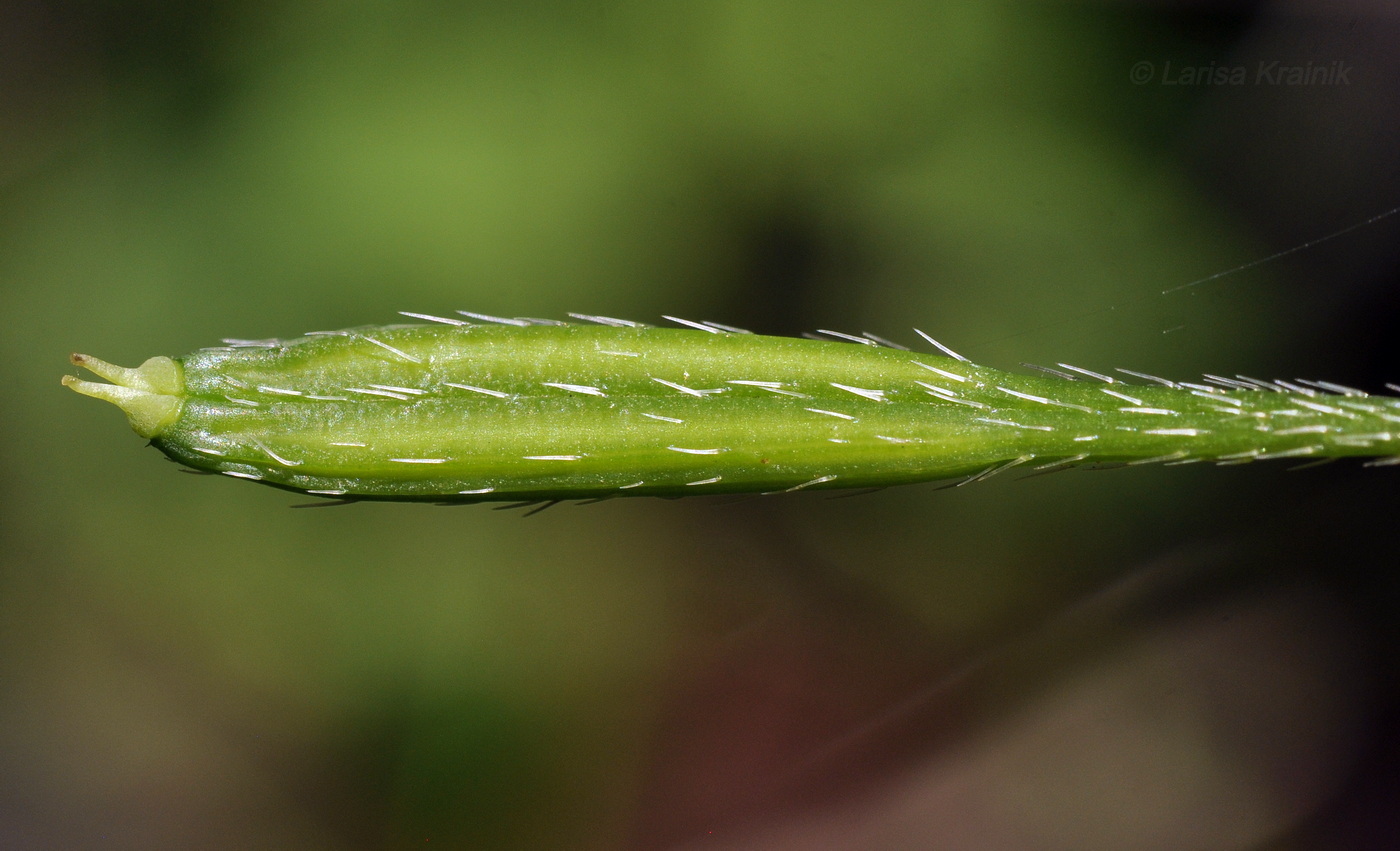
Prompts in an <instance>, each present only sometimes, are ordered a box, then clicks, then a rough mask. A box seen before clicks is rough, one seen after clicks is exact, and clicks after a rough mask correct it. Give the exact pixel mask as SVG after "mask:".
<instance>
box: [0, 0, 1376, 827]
mask: <svg viewBox="0 0 1400 851" xmlns="http://www.w3.org/2000/svg"><path fill="white" fill-rule="evenodd" d="M1397 35H1400V18H1397V17H1396V15H1395V13H1394V12H1393V11H1391V10H1390V9H1389V7H1387V6H1386V5H1385V4H1374V3H1371V4H1368V3H1360V2H1334V3H1309V4H1293V3H1254V4H1214V3H1196V4H1176V5H1172V4H1155V5H1144V4H1127V3H1091V4H1063V3H1029V4H1019V5H1005V4H989V3H951V2H948V3H944V2H919V3H915V2H902V0H889V2H875V3H861V4H856V3H850V2H818V3H811V2H808V3H796V2H783V1H782V0H755V2H746V3H706V4H688V5H680V6H677V5H675V4H644V3H625V2H624V3H601V4H599V3H568V2H554V3H537V4H525V5H521V4H507V3H468V4H447V3H388V2H362V3H355V4H341V5H328V4H314V3H306V2H295V0H280V2H279V1H278V0H263V2H232V0H230V1H229V2H221V3H214V4H203V5H197V4H182V3H174V2H164V0H146V2H136V3H71V2H67V3H65V2H50V3H44V2H33V3H18V2H9V3H3V4H0V317H3V319H4V322H5V326H4V333H3V334H0V358H2V359H3V363H4V365H5V369H4V376H5V379H6V381H5V384H4V392H5V401H4V404H3V405H0V437H3V443H0V683H3V687H0V846H3V847H6V848H108V849H167V848H169V849H182V848H201V849H220V848H228V849H246V848H297V849H335V851H351V849H381V848H383V849H391V848H400V847H433V848H597V849H618V848H678V849H679V848H685V849H718V848H725V849H777V848H802V849H813V848H832V849H836V848H841V849H846V848H869V849H898V848H958V849H1042V848H1043V849H1060V848H1063V849H1097V848H1102V849H1118V848H1143V849H1153V848H1162V849H1183V848H1203V849H1268V851H1284V849H1303V848H1307V849H1355V848H1375V849H1382V848H1388V847H1390V843H1391V842H1392V841H1393V837H1394V836H1395V835H1396V834H1397V832H1400V824H1398V823H1397V816H1396V813H1400V807H1397V804H1398V803H1400V800H1397V798H1400V747H1397V744H1400V737H1397V734H1400V723H1397V714H1396V708H1397V697H1398V696H1400V692H1397V686H1396V683H1397V678H1396V669H1395V663H1394V658H1395V655H1396V654H1395V652H1394V649H1395V646H1396V642H1397V639H1398V638H1400V636H1397V634H1396V630H1395V626H1394V624H1395V623H1396V622H1397V614H1400V595H1398V594H1397V591H1400V588H1397V580H1396V578H1395V577H1396V572H1395V566H1396V552H1397V550H1396V546H1395V542H1394V535H1393V531H1394V528H1395V522H1394V518H1395V516H1396V509H1397V500H1396V496H1395V494H1396V493H1397V488H1396V480H1395V474H1394V471H1393V469H1386V468H1379V469H1365V468H1362V467H1361V466H1359V465H1355V464H1336V465H1332V466H1328V467H1322V468H1317V469H1312V470H1306V471H1297V472H1288V470H1287V468H1286V466H1285V465H1284V464H1282V463H1277V462H1276V463H1273V464H1259V465H1249V466H1242V467H1234V468H1223V469H1215V468H1211V469H1205V468H1198V467H1195V466H1184V467H1163V468H1145V467H1144V468H1133V469H1127V470H1116V471H1102V472H1086V471H1074V472H1066V473H1058V474H1055V475H1048V476H1040V477H1031V478H1027V479H1025V480H1023V481H1014V480H1012V479H1011V478H1010V477H1009V476H1008V477H1005V478H998V479H996V480H994V481H991V482H988V483H986V484H979V485H978V486H976V487H968V488H961V489H957V490H937V489H934V488H931V487H909V488H900V489H893V490H887V491H883V492H880V493H876V494H870V495H865V496H860V497H858V498H851V499H825V498H822V497H821V496H819V495H814V494H794V495H791V496H784V497H773V498H765V499H750V500H693V501H692V500H684V501H676V502H665V501H648V500H619V501H616V502H611V503H605V504H599V505H591V506H587V507H575V506H567V505H561V506H557V507H554V508H552V509H550V510H549V511H545V512H543V513H540V514H537V515H534V516H531V517H528V518H524V517H521V516H520V515H519V513H518V512H509V511H492V510H490V509H489V508H485V507H453V508H446V507H431V506H420V505H408V506H403V505H351V506H344V507H337V508H329V509H320V510H292V509H291V508H289V506H292V505H295V504H298V503H301V502H303V501H304V500H301V499H299V498H297V497H294V496H289V495H288V494H285V493H281V492H277V491H273V490H271V489H266V488H260V487H255V486H252V485H250V484H248V483H244V482H236V481H232V480H227V479H223V478H210V477H201V476H193V475H181V474H180V473H179V472H178V470H177V468H176V467H174V466H173V465H171V464H168V463H166V462H165V461H163V460H162V458H161V457H160V456H159V455H157V454H156V453H155V452H153V451H151V450H149V449H143V448H142V447H141V441H140V440H139V439H138V438H136V437H135V436H134V435H132V434H131V433H130V431H129V429H128V428H127V426H126V425H125V423H124V422H123V421H122V420H121V418H120V417H119V416H118V415H117V414H116V412H114V411H112V410H110V409H108V408H107V407H106V406H99V405H96V404H93V403H91V402H90V401H88V400H84V399H81V398H79V397H77V396H75V395H74V394H71V393H67V392H66V391H64V390H63V389H62V388H61V387H59V385H58V378H59V376H60V375H61V374H62V373H63V371H64V370H65V366H66V358H67V356H68V354H69V353H70V352H72V351H77V350H82V351H90V352H93V353H95V354H98V355H100V356H102V357H104V358H107V359H110V360H112V361H114V362H119V363H128V364H130V363H137V362H139V361H140V360H142V359H144V358H146V357H148V356H151V355H156V354H167V355H178V354H183V353H185V352H187V351H190V350H192V349H195V348H198V347H201V346H206V345H212V344H215V343H217V341H218V340H219V339H220V338H222V337H243V338H261V337H270V336H291V335H295V334H299V333H302V332H305V331H309V330H316V329H324V328H337V327H345V326H353V325H361V324H369V323H380V322H391V321H394V320H395V318H396V316H395V311H397V310H415V311H424V312H429V313H443V312H448V311H451V310H453V309H456V308H461V309H466V310H475V311H481V312H486V313H496V314H504V315H523V316H562V315H563V314H564V313H565V312H567V311H579V312H584V313H595V314H604V315H616V316H624V317H628V318H633V319H638V320H643V321H659V316H660V315H661V314H663V313H667V314H672V315H679V316H685V317H694V318H697V319H711V320H716V321H720V322H725V323H732V324H735V325H740V326H746V327H751V328H753V329H754V330H756V331H760V332H764V333H800V332H802V331H805V330H811V329H814V328H818V327H820V328H835V329H837V330H845V331H852V332H860V331H871V332H874V333H877V334H880V335H883V336H885V337H889V338H893V339H896V340H899V341H902V342H904V343H907V344H911V345H913V344H916V343H919V342H920V341H919V340H918V339H917V338H915V337H914V335H913V334H912V333H911V332H910V331H909V330H908V329H909V328H910V327H911V326H915V325H917V326H918V327H920V328H922V329H924V330H926V331H929V332H930V333H932V334H934V335H935V336H937V337H939V338H940V339H942V340H944V341H945V342H947V343H948V344H950V345H952V346H953V347H954V348H956V349H958V350H960V351H963V352H965V353H966V354H968V355H969V356H971V357H973V358H974V359H975V360H978V361H980V362H985V363H988V364H991V365H995V366H1000V367H1005V368H1017V364H1019V363H1021V362H1029V363H1039V364H1045V365H1053V364H1054V363H1055V362H1058V361H1064V362H1068V363H1072V364H1075V365H1078V366H1083V367H1086V368H1089V369H1093V370H1098V371H1108V370H1111V369H1112V368H1114V367H1118V366H1122V367H1128V368H1132V369H1138V370H1143V371H1146V372H1150V373H1155V374H1162V375H1166V376H1169V377H1174V378H1182V379H1189V378H1191V377H1193V376H1197V375H1199V374H1200V373H1202V372H1212V373H1221V374H1227V375H1228V374H1234V373H1237V372H1238V373H1244V374H1248V375H1256V376H1258V377H1261V378H1275V377H1279V378H1294V377H1298V376H1301V377H1304V378H1315V379H1326V380H1331V381H1337V382H1341V383H1344V384H1349V385H1355V386H1358V387H1360V388H1362V389H1365V390H1368V391H1372V392H1384V384H1385V382H1396V381H1400V358H1397V356H1396V347H1395V346H1394V345H1393V344H1392V342H1391V341H1392V339H1393V338H1394V333H1393V330H1394V328H1395V327H1396V325H1397V310H1396V305H1397V298H1396V295H1397V292H1400V287H1397V277H1396V269H1397V248H1396V246H1397V245H1400V241H1398V240H1397V239H1396V233H1397V228H1400V216H1398V217H1396V218H1392V219H1384V220H1381V221H1378V222H1376V223H1375V224H1373V225H1371V226H1369V227H1365V228H1360V229H1357V230H1355V231H1352V232H1350V233H1347V234H1345V235H1344V236H1341V237H1339V238H1337V239H1334V240H1331V241H1327V242H1324V243H1321V244H1319V245H1317V246H1314V247H1311V248H1308V249H1306V250H1303V251H1298V252H1295V253H1290V254H1288V255H1287V256H1284V257H1281V258H1279V259H1277V260H1275V261H1273V262H1270V263H1266V264H1263V265H1258V266H1252V267H1250V268H1247V269H1242V270H1240V271H1238V272H1236V273H1233V274H1231V275H1228V276H1226V277H1223V278H1219V279H1214V280H1210V281H1205V282H1204V283H1201V284H1200V285H1197V286H1190V287H1185V288H1182V285H1184V284H1189V283H1191V282H1195V281H1199V280H1202V279H1205V278H1207V277H1208V276H1211V275H1213V274H1214V273H1217V272H1221V271H1224V270H1227V269H1232V268H1234V267H1237V266H1241V265H1244V264H1248V263H1251V262H1252V261H1254V260H1257V259H1260V258H1263V257H1267V256H1269V255H1271V254H1273V253H1275V252H1284V251H1288V250H1289V249H1292V248H1295V247H1297V246H1300V245H1302V244H1304V243H1306V242H1308V241H1310V240H1313V239H1316V238H1318V237H1321V236H1325V235H1327V234H1329V233H1333V232H1335V231H1339V230H1341V229H1343V228H1347V227H1349V226H1351V225H1354V224H1357V223H1359V222H1362V221H1364V220H1366V219H1367V218H1369V217H1371V216H1373V215H1376V214H1378V213H1381V212H1383V211H1385V210H1387V209H1390V208H1391V207H1394V206H1395V205H1396V204H1400V178H1398V177H1397V166H1396V157H1395V156H1394V153H1395V151H1396V150H1397V149H1400V120H1398V119H1397V110H1396V106H1395V105H1396V104H1397V103H1400V99H1397V95H1398V94H1400V52H1397V50H1396V47H1395V45H1397V44H1400V39H1397ZM1280 68H1282V69H1285V70H1283V71H1280V70H1279V69H1280ZM1290 68H1292V69H1300V70H1299V72H1298V73H1300V74H1302V77H1301V78H1300V79H1301V80H1302V82H1290V79H1291V78H1290V77H1289V76H1288V75H1289V74H1290V73H1292V72H1290V71H1288V70H1286V69H1290ZM1237 69H1238V70H1239V71H1242V72H1243V73H1241V74H1237ZM1309 75H1311V76H1309ZM1237 78H1238V81H1236V79H1237ZM1163 291H1170V292H1168V293H1167V294H1165V295H1164V294H1163Z"/></svg>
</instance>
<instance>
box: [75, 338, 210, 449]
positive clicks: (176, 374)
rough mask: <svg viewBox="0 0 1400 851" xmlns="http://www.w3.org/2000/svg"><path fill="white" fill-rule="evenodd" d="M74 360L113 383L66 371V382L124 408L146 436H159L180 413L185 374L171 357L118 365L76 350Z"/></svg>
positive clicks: (81, 390)
mask: <svg viewBox="0 0 1400 851" xmlns="http://www.w3.org/2000/svg"><path fill="white" fill-rule="evenodd" d="M70 360H72V362H73V364H74V365H76V366H80V367H82V368H83V369H86V370H87V371H89V372H91V373H93V374H94V375H96V376H98V377H99V378H105V379H107V380H108V381H110V382H112V383H111V384H102V383H100V382H97V381H84V380H83V379H81V378H77V377H75V376H72V375H65V376H63V386H64V387H68V388H70V389H72V390H75V391H77V392H78V393H81V394H83V395H84V396H91V397H92V398H94V399H101V400H103V401H104V402H111V403H112V404H113V405H116V406H117V407H118V408H121V409H122V410H123V411H125V412H126V418H127V419H128V420H130V421H131V427H132V428H133V429H135V431H136V433H137V434H139V435H141V436H142V437H144V438H147V439H149V438H152V437H157V436H159V435H160V433H161V432H162V431H164V430H165V429H166V428H168V427H169V426H170V424H171V423H173V422H175V419H176V418H177V417H179V416H180V408H181V407H182V406H183V405H184V402H185V378H184V375H183V373H182V371H181V369H180V365H179V364H178V363H176V362H175V361H173V360H171V359H170V358H165V357H154V358H151V359H150V360H148V361H146V362H145V363H143V364H141V365H140V366H138V367H136V368H135V369H130V368H128V367H124V366H114V365H113V364H110V363H107V362H106V361H104V360H99V359H98V358H95V357H92V356H90V355H77V354H75V355H73V356H72V357H71V358H70Z"/></svg>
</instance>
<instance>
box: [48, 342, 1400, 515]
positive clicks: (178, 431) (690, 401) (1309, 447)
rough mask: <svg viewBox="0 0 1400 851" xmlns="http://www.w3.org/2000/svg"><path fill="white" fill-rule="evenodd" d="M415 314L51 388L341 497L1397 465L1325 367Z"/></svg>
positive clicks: (578, 493)
mask: <svg viewBox="0 0 1400 851" xmlns="http://www.w3.org/2000/svg"><path fill="white" fill-rule="evenodd" d="M414 315H415V316H421V318H424V319H430V320H433V322H434V324H430V325H392V326H379V327H368V328H360V329H353V330H348V331H336V332H327V333H319V334H312V335H308V336H306V337H301V338H297V339H289V340H268V341H255V342H248V341H231V343H232V344H231V345H227V346H223V347H218V348H210V349H202V350H200V351H197V352H195V353H193V354H191V355H188V356H186V357H183V358H178V359H171V358H164V357H157V358H152V359H150V360H148V361H146V362H145V363H144V364H142V365H141V366H140V367H137V368H135V369H124V368H121V367H115V366H112V365H110V364H107V363H104V362H103V361H100V360H97V359H96V358H91V357H88V356H85V355H74V356H73V362H74V363H75V364H77V365H79V366H82V367H85V368H86V369H88V370H90V371H92V372H94V373H96V374H97V375H98V376H100V377H102V378H105V379H107V380H108V381H110V382H111V383H110V384H104V383H96V382H90V381H83V380H80V379H77V378H73V377H71V376H69V377H65V378H64V380H63V383H64V384H65V385H67V386H69V387H71V388H72V389H74V390H76V391H78V392H79V393H83V394H85V395H88V396H94V397H96V398H99V399H105V400H107V401H109V402H113V403H115V404H116V405H118V406H119V407H121V408H122V409H123V410H124V411H125V412H126V413H127V415H128V418H129V419H130V421H131V425H132V427H133V428H135V430H136V432H137V433H138V434H140V435H141V436H143V437H147V438H150V440H151V442H152V444H153V445H155V446H156V447H157V448H158V449H160V450H161V451H162V452H164V453H166V454H167V455H169V456H170V457H171V458H174V459H175V460H177V461H179V462H181V463H183V464H186V465H188V466H190V467H193V468H196V469H199V470H208V471H213V472H220V473H224V474H226V475H229V476H235V477H239V478H244V479H252V480H256V481H260V482H264V483H267V484H271V485H276V486H278V487H283V488H288V489H291V490H296V491H302V492H306V493H311V494H320V495H327V496H337V497H345V498H365V499H392V500H431V501H444V500H454V501H474V500H557V499H573V498H593V497H611V496H642V495H648V496H686V495H694V494H712V493H734V492H769V491H787V490H797V489H803V488H810V489H818V488H821V489H827V488H851V487H881V486H885V485H894V484H902V483H907V482H920V481H932V480H953V481H957V482H959V483H966V482H970V481H977V480H980V479H984V478H987V477H988V476H991V475H993V474H994V473H997V472H1000V471H1002V470H1005V469H1008V468H1011V467H1021V468H1023V469H1026V470H1045V469H1052V468H1056V467H1060V466H1067V465H1074V464H1094V463H1112V462H1119V463H1127V464H1146V463H1152V462H1163V463H1188V462H1193V461H1214V462H1218V463H1242V462H1247V461H1253V460H1260V459H1265V458H1295V459H1324V458H1334V457H1341V456H1370V457H1373V458H1378V459H1380V460H1378V461H1375V462H1373V463H1378V464H1392V463H1400V399H1396V398H1391V397H1381V396H1370V395H1367V394H1364V393H1362V392H1360V391H1357V390H1352V389H1350V388H1345V387H1341V386H1338V385H1333V384H1328V383H1325V382H1263V381H1258V380H1255V379H1250V378H1237V379H1228V378H1221V377H1218V376H1209V377H1207V379H1206V380H1205V382H1204V383H1199V384H1197V383H1176V382H1170V381H1166V380H1165V379H1159V378H1155V377H1153V376H1147V375H1142V374H1138V373H1129V374H1131V375H1134V376H1136V377H1137V378H1138V379H1139V380H1140V381H1145V382H1147V384H1145V385H1144V384H1140V383H1126V382H1124V381H1123V380H1120V379H1117V378H1114V377H1110V376H1108V375H1103V374H1100V373H1095V372H1091V371H1089V370H1085V369H1080V368H1078V367H1072V366H1068V365H1063V364H1062V365H1061V368H1060V369H1057V370H1051V371H1049V372H1054V373H1057V375H1050V374H1046V375H1019V374H1012V373H1007V372H1002V371H998V370H994V369H989V368H986V367H981V366H976V365H974V364H971V363H968V362H966V361H965V360H962V359H961V358H959V357H957V356H945V355H940V354H931V353H930V354H925V353H916V352H910V351H906V350H901V349H898V348H894V347H891V346H885V345H876V344H875V341H874V340H873V339H872V340H866V339H864V338H855V337H846V335H834V334H833V335H832V336H834V337H842V338H845V339H846V340H847V341H846V342H838V341H834V340H833V341H825V340H812V339H792V338H780V337H764V336H757V335H753V334H748V333H740V332H738V330H737V329H729V328H727V327H726V326H717V325H708V324H703V323H689V322H687V323H685V324H687V325H691V326H693V327H691V328H689V329H665V328H652V327H644V326H640V325H635V324H633V323H624V322H622V321H620V320H611V319H607V318H605V317H579V318H580V319H591V320H593V321H595V322H597V323H599V324H561V323H545V322H542V321H540V320H495V321H493V322H487V323H485V324H473V323H467V322H463V321H460V320H457V319H447V318H443V317H430V316H422V315H418V314H414ZM469 315H472V316H475V314H469ZM478 318H480V319H483V320H488V319H491V317H478ZM930 341H931V340H930ZM857 342H865V343H868V344H867V345H857V344H855V343H857ZM880 342H883V341H880ZM931 342H932V341H931ZM944 351H947V350H944ZM948 355H952V353H951V352H948ZM1058 376H1063V377H1058ZM1070 379H1076V380H1070Z"/></svg>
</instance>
